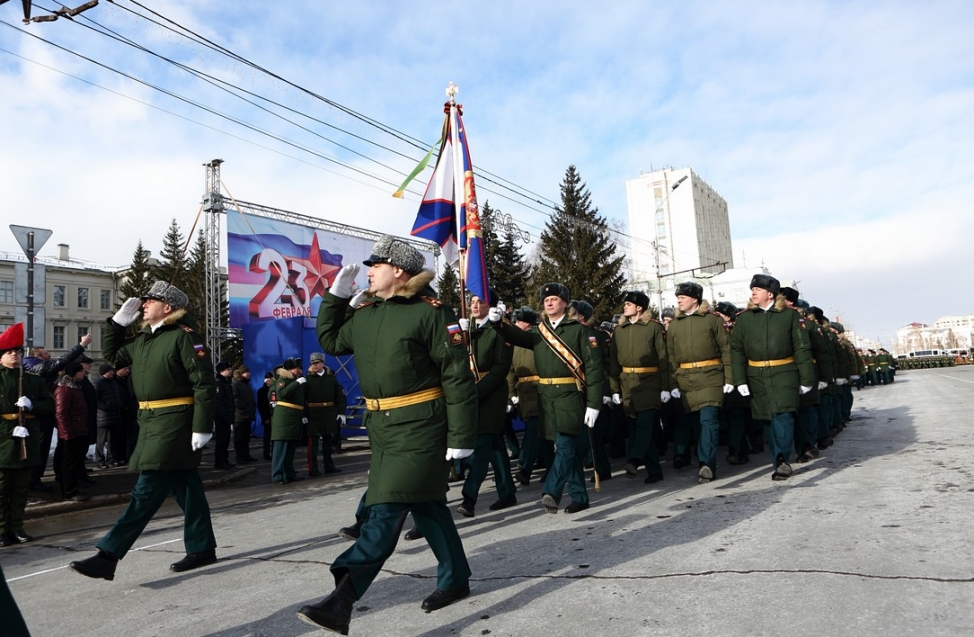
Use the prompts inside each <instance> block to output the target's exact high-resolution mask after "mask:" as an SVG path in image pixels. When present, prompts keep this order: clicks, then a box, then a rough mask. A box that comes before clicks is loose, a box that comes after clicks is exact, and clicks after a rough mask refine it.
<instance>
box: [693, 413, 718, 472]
mask: <svg viewBox="0 0 974 637" xmlns="http://www.w3.org/2000/svg"><path fill="white" fill-rule="evenodd" d="M694 415H695V416H696V418H697V422H698V423H699V429H698V431H699V433H698V439H697V460H698V461H699V462H700V466H703V465H707V466H708V467H710V470H711V471H713V473H714V477H715V478H716V477H717V444H718V440H719V438H720V407H715V406H713V405H707V406H706V407H701V408H700V411H698V412H697V413H696V414H694Z"/></svg>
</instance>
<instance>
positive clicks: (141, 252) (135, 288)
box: [118, 240, 152, 301]
mask: <svg viewBox="0 0 974 637" xmlns="http://www.w3.org/2000/svg"><path fill="white" fill-rule="evenodd" d="M149 270H150V268H149V251H148V250H146V249H145V248H144V247H143V246H142V241H141V240H139V245H138V246H136V248H135V252H134V253H132V265H131V266H129V269H128V271H127V272H126V273H125V281H124V282H123V283H122V285H121V286H120V287H119V289H118V292H119V294H120V295H121V297H122V298H121V299H120V300H122V301H124V300H126V299H131V298H140V297H141V296H142V295H143V294H145V293H146V292H148V291H149V288H150V287H151V286H152V280H151V276H150V271H149Z"/></svg>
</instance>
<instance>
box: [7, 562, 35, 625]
mask: <svg viewBox="0 0 974 637" xmlns="http://www.w3.org/2000/svg"><path fill="white" fill-rule="evenodd" d="M0 617H3V634H4V636H5V637H30V631H28V630H27V624H26V623H24V617H23V615H21V614H20V609H19V608H17V602H16V601H14V596H13V594H12V593H11V592H10V588H9V587H8V586H7V579H6V578H5V577H4V575H3V568H2V567H0Z"/></svg>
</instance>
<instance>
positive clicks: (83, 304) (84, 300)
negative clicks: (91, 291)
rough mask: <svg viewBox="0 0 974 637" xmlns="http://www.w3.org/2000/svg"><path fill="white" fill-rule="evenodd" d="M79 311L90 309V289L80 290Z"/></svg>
mask: <svg viewBox="0 0 974 637" xmlns="http://www.w3.org/2000/svg"><path fill="white" fill-rule="evenodd" d="M78 309H79V310H87V309H88V288H78Z"/></svg>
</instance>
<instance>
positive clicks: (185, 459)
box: [71, 281, 216, 580]
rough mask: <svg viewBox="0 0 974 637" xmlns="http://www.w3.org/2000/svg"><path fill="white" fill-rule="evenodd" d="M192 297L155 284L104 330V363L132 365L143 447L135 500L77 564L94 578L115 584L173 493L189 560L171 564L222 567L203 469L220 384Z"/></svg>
mask: <svg viewBox="0 0 974 637" xmlns="http://www.w3.org/2000/svg"><path fill="white" fill-rule="evenodd" d="M188 304H189V298H188V297H187V296H186V294H184V293H183V291H182V290H180V289H179V288H177V287H175V286H173V285H169V284H168V283H166V282H164V281H156V282H155V283H154V284H153V285H152V287H151V288H149V291H148V293H146V295H145V296H143V297H142V307H141V309H140V307H139V299H136V298H131V299H128V300H127V301H125V303H123V304H122V307H121V309H119V311H118V312H116V313H115V316H113V317H112V318H110V319H108V325H107V327H105V328H104V330H103V332H102V338H103V339H104V344H105V350H104V351H105V358H106V359H108V361H109V362H111V363H112V364H113V365H115V366H116V367H126V366H131V367H132V385H133V386H134V387H135V397H136V398H137V399H138V401H139V415H138V420H139V441H138V443H136V445H135V450H134V451H133V452H132V455H131V456H130V457H129V469H130V470H132V471H138V472H139V479H138V481H137V482H136V483H135V487H134V488H133V489H132V499H131V501H130V502H129V505H128V507H127V508H126V509H125V511H124V512H123V513H122V517H120V518H119V519H118V522H116V523H115V526H114V527H112V530H111V531H109V532H108V535H106V536H105V537H104V538H102V540H101V542H99V543H98V553H97V554H96V555H94V556H92V557H89V558H88V559H84V560H80V561H77V562H71V568H73V569H74V570H76V571H78V572H79V573H81V574H82V575H86V576H88V577H95V578H102V579H107V580H110V579H114V577H115V567H116V566H117V565H118V560H120V559H122V558H124V557H125V554H126V553H128V551H129V549H130V548H132V545H133V544H134V543H135V541H136V540H137V539H138V537H139V535H140V534H141V533H142V531H143V530H144V529H145V527H146V525H147V524H148V523H149V521H150V520H151V519H152V517H153V516H154V515H155V514H156V511H158V510H159V507H161V506H162V503H163V502H165V500H166V497H168V496H169V494H170V493H171V494H173V496H174V497H175V498H176V503H177V504H178V505H179V507H180V508H181V509H182V510H183V543H184V544H185V546H186V557H184V558H183V559H181V560H179V561H178V562H176V563H174V564H172V565H170V567H169V568H170V569H172V570H173V571H176V572H181V571H187V570H189V569H193V568H198V567H200V566H205V565H207V564H212V563H213V562H215V561H216V538H215V537H214V536H213V525H212V523H211V522H210V507H209V504H208V503H207V501H206V494H205V493H204V492H203V481H202V480H201V479H200V473H199V465H200V458H201V457H202V455H203V446H204V445H205V444H206V443H207V442H209V441H210V438H212V437H213V412H214V399H215V397H216V386H215V383H216V380H215V379H214V375H213V363H212V362H211V360H210V352H209V351H207V349H206V346H205V345H204V344H203V339H202V337H201V336H200V334H199V333H198V332H197V331H196V329H195V327H196V322H195V320H194V319H193V318H192V317H191V316H190V315H189V314H187V312H186V306H187V305H188ZM139 316H141V317H142V329H141V330H140V331H139V332H138V334H136V335H135V337H134V338H133V339H131V340H125V328H126V327H128V326H129V325H131V324H132V323H134V322H135V320H136V319H137V318H139Z"/></svg>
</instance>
